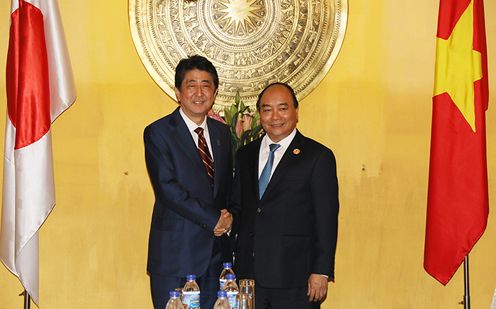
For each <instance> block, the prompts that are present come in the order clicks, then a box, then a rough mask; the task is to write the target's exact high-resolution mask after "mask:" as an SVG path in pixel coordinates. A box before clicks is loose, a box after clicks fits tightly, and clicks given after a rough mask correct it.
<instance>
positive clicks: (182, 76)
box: [144, 56, 232, 309]
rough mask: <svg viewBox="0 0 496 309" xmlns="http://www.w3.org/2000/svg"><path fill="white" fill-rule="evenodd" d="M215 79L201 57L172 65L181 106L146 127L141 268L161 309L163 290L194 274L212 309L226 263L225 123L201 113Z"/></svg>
mask: <svg viewBox="0 0 496 309" xmlns="http://www.w3.org/2000/svg"><path fill="white" fill-rule="evenodd" d="M218 85H219V78H218V76H217V71H216V69H215V67H214V66H213V65H212V63H211V62H210V61H208V60H207V59H205V58H204V57H201V56H192V57H189V58H186V59H183V60H181V61H180V62H179V64H178V65H177V67H176V75H175V93H176V97H177V100H178V102H179V104H180V106H179V107H178V108H177V109H176V110H175V111H174V112H173V113H172V114H170V115H168V116H165V117H163V118H161V119H159V120H157V121H155V122H153V123H152V124H150V125H149V126H147V127H146V128H145V132H144V143H145V159H146V166H147V169H148V174H149V177H150V180H151V184H152V186H153V191H154V193H155V204H154V207H153V214H152V222H151V228H150V238H149V243H148V266H147V269H148V273H149V275H150V285H151V293H152V299H153V304H154V307H155V308H157V309H163V308H165V304H166V302H167V300H168V298H169V291H171V290H174V289H175V288H179V287H183V286H184V284H185V277H186V275H188V274H194V275H196V276H197V279H196V280H197V283H198V284H199V286H200V290H201V306H202V308H212V307H213V304H214V302H215V299H216V292H217V290H218V289H219V281H218V278H219V277H218V276H219V273H220V271H221V270H222V262H224V261H229V260H231V259H232V256H231V255H230V254H229V249H230V246H229V244H228V239H227V237H228V236H227V235H226V232H227V231H229V230H230V227H231V223H232V216H231V214H230V213H229V212H227V210H226V209H227V206H228V196H229V194H230V189H231V184H232V167H231V159H230V158H231V147H230V145H231V142H230V133H229V129H228V127H227V126H225V125H224V124H221V123H220V122H217V121H215V120H212V119H210V118H208V117H206V115H207V112H208V111H209V110H210V108H211V107H212V104H213V103H214V100H215V96H216V94H217V88H218Z"/></svg>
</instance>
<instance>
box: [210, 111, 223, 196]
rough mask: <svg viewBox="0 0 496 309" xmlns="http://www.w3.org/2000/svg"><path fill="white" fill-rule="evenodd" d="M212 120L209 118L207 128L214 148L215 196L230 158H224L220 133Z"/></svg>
mask: <svg viewBox="0 0 496 309" xmlns="http://www.w3.org/2000/svg"><path fill="white" fill-rule="evenodd" d="M212 121H216V120H212V119H210V118H208V117H207V126H208V135H209V136H210V146H211V147H212V153H213V159H214V196H215V195H216V194H217V190H218V188H219V181H220V179H219V178H220V176H221V175H223V171H222V169H221V166H222V163H223V162H225V161H226V160H227V159H228V158H224V157H223V156H222V154H223V153H224V152H223V151H222V147H223V146H222V143H221V141H220V132H219V131H218V130H217V129H218V128H217V127H216V126H214V125H212Z"/></svg>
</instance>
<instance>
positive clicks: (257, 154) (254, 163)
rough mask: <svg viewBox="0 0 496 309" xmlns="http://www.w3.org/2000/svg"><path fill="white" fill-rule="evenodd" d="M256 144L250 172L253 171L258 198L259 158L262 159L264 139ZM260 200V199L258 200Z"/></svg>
mask: <svg viewBox="0 0 496 309" xmlns="http://www.w3.org/2000/svg"><path fill="white" fill-rule="evenodd" d="M254 143H256V144H255V145H254V147H253V153H251V155H250V158H249V159H250V166H249V170H250V171H251V179H252V183H253V188H254V191H255V194H256V196H257V197H258V196H259V194H258V158H259V157H260V146H261V144H262V138H259V139H257V140H256V141H254ZM257 200H258V198H257Z"/></svg>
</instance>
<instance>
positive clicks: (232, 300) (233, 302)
mask: <svg viewBox="0 0 496 309" xmlns="http://www.w3.org/2000/svg"><path fill="white" fill-rule="evenodd" d="M236 296H238V291H232V292H227V300H228V301H229V306H231V308H232V309H237V308H238V302H237V301H236Z"/></svg>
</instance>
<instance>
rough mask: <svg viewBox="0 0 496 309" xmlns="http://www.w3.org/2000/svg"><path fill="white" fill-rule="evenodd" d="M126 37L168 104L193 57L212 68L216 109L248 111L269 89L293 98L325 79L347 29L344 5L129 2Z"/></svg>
mask: <svg viewBox="0 0 496 309" xmlns="http://www.w3.org/2000/svg"><path fill="white" fill-rule="evenodd" d="M129 17H130V26H131V33H132V36H133V40H134V44H135V46H136V49H137V51H138V54H139V56H140V58H141V60H142V62H143V64H144V65H145V67H146V69H147V70H148V72H149V73H150V75H151V76H152V78H153V79H154V80H155V82H156V83H157V84H158V85H159V86H160V87H161V88H162V89H163V90H164V91H165V92H166V93H167V94H168V95H169V96H171V97H172V98H174V99H175V95H174V69H175V67H176V65H177V63H178V62H179V60H180V59H182V58H184V57H187V56H189V55H194V54H199V55H203V56H205V57H207V58H208V59H209V60H210V61H212V63H213V64H214V65H215V67H216V68H217V70H218V73H219V79H220V86H219V94H218V96H217V100H216V105H215V107H214V109H215V110H217V111H218V110H221V109H223V108H224V107H225V106H229V105H231V104H232V102H234V97H235V95H236V92H237V91H239V93H240V95H241V99H242V100H243V101H244V102H245V103H246V104H248V105H254V104H255V102H256V98H257V95H258V93H259V92H260V91H261V90H262V89H263V88H264V87H265V86H266V85H267V84H269V83H272V82H275V81H282V82H287V83H289V84H290V85H291V86H292V87H293V88H294V89H295V91H296V94H297V96H298V98H299V99H302V98H303V97H305V96H306V95H307V94H309V93H310V92H311V91H312V90H313V89H314V88H315V87H316V86H317V85H318V84H319V82H320V81H321V80H322V79H323V78H324V76H325V75H326V73H327V72H328V71H329V69H330V68H331V66H332V64H333V62H334V60H335V59H336V57H337V55H338V52H339V49H340V48H341V44H342V42H343V38H344V33H345V29H346V18H347V0H316V1H298V0H188V1H187V0H129Z"/></svg>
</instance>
